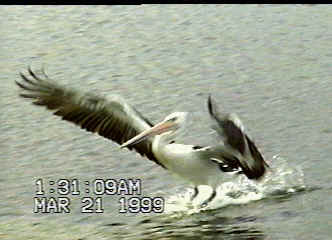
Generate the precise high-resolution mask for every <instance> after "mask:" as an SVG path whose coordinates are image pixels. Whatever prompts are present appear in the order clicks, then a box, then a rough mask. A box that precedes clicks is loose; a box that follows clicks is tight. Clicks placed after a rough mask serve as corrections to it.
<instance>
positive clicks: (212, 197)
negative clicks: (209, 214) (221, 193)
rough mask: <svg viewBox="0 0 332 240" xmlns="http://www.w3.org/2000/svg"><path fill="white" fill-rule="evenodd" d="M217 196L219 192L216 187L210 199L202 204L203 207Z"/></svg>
mask: <svg viewBox="0 0 332 240" xmlns="http://www.w3.org/2000/svg"><path fill="white" fill-rule="evenodd" d="M216 196H217V192H216V190H215V189H213V192H212V194H211V195H210V197H209V198H208V199H206V200H205V201H204V202H203V203H202V204H201V207H206V206H207V205H208V203H209V202H211V201H212V200H213V199H214V198H215V197H216Z"/></svg>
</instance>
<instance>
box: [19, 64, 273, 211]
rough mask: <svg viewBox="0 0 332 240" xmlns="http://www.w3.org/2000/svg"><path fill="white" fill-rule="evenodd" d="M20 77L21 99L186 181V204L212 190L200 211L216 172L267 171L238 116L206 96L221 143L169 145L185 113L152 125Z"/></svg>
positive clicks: (107, 102)
mask: <svg viewBox="0 0 332 240" xmlns="http://www.w3.org/2000/svg"><path fill="white" fill-rule="evenodd" d="M20 76H21V78H22V81H16V84H17V85H18V86H19V87H20V88H22V89H23V90H24V92H22V93H20V96H21V97H23V98H30V99H33V104H35V105H38V106H45V107H46V108H47V109H49V110H53V111H54V114H55V115H57V116H60V117H62V119H63V120H67V121H70V122H73V123H75V124H76V125H78V126H80V127H81V128H83V129H85V130H87V131H90V132H96V133H98V134H99V135H101V136H103V137H105V138H108V139H111V140H113V141H115V142H116V143H118V144H120V145H121V148H125V147H126V148H128V149H130V150H132V149H135V150H136V151H137V152H138V153H140V154H141V155H142V156H145V157H147V158H148V159H150V160H152V161H154V162H155V163H157V164H159V165H160V166H161V167H163V168H164V169H167V170H169V171H171V172H173V173H174V174H176V175H178V176H180V177H182V178H183V179H186V180H188V181H189V182H190V183H191V184H192V185H193V186H194V193H193V195H192V196H191V200H193V199H194V198H195V197H196V196H197V195H198V186H200V185H208V186H210V187H212V189H213V192H212V194H211V195H210V196H209V197H208V198H207V199H206V200H204V201H203V202H202V204H201V205H202V206H206V205H207V204H208V203H209V202H210V201H212V200H213V199H214V197H215V196H216V187H217V186H218V184H220V173H221V172H237V173H239V174H245V175H246V176H247V177H248V178H249V179H253V180H258V179H260V178H261V177H262V176H263V175H264V173H265V171H266V167H268V165H267V163H266V162H265V161H264V158H263V156H262V154H261V153H260V151H259V150H258V148H257V147H256V145H255V144H254V142H253V141H252V140H251V138H249V136H248V135H247V134H246V132H245V130H244V127H243V124H242V123H241V121H240V119H239V118H238V117H237V115H236V114H221V113H220V112H219V111H218V109H217V106H216V104H215V102H214V101H213V99H212V98H211V96H210V97H209V98H208V110H209V114H210V116H211V118H212V121H213V122H214V125H215V126H214V129H215V130H216V131H217V132H218V134H219V135H220V137H221V139H222V140H223V141H222V142H220V144H217V145H215V146H206V147H199V146H194V145H184V144H177V143H175V142H174V139H175V136H176V133H177V132H178V131H179V130H180V129H181V128H183V125H184V123H185V121H186V117H187V113H186V112H174V113H172V114H170V115H168V116H167V117H166V118H165V119H164V120H163V121H162V122H160V123H158V124H156V125H154V124H152V122H150V121H149V120H148V119H146V118H145V117H143V115H142V114H141V113H139V112H138V111H137V110H136V109H135V108H134V107H132V106H130V105H129V104H128V103H126V101H124V99H123V98H121V97H120V96H117V95H111V96H108V97H101V96H98V95H95V94H93V93H90V92H87V93H81V92H79V91H77V90H74V89H70V88H65V87H63V86H61V85H58V84H57V83H56V82H54V81H52V80H50V78H49V77H48V76H47V75H46V73H45V72H44V71H41V73H40V74H38V75H37V74H35V73H34V72H33V71H32V70H31V68H29V69H28V74H23V73H20Z"/></svg>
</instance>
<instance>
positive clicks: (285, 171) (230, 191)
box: [165, 155, 306, 214]
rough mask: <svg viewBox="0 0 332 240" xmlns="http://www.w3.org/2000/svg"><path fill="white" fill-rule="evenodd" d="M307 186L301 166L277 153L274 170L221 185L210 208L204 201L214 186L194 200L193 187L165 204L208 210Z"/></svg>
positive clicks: (185, 209)
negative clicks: (203, 204) (253, 178)
mask: <svg viewBox="0 0 332 240" xmlns="http://www.w3.org/2000/svg"><path fill="white" fill-rule="evenodd" d="M304 189H306V186H305V184H304V174H303V171H302V168H301V166H291V164H290V163H288V162H287V161H286V159H284V158H282V157H280V156H278V155H275V156H273V158H272V161H271V162H270V169H269V170H268V172H267V173H266V174H265V176H264V177H263V179H261V180H260V181H258V182H256V181H252V180H249V179H248V178H246V177H245V176H243V175H241V176H239V177H237V178H236V179H235V180H234V181H231V182H224V183H223V184H221V185H220V186H219V187H218V188H217V196H216V198H215V199H214V200H213V201H212V202H210V203H209V204H208V206H206V207H203V208H202V207H201V203H202V202H203V201H204V200H205V199H206V198H208V197H209V196H210V194H211V192H212V189H211V188H210V187H208V186H200V187H199V191H200V193H199V195H198V196H197V197H196V198H195V199H194V201H191V200H190V197H191V195H192V193H193V190H192V189H187V190H186V191H185V192H184V193H180V194H177V195H173V196H171V197H170V198H169V199H168V200H167V201H166V205H165V212H166V213H176V212H186V213H187V214H192V213H197V212H200V211H201V210H206V209H217V208H222V207H225V206H228V205H237V204H246V203H249V202H252V201H257V200H260V199H263V198H269V197H271V196H278V195H280V196H283V195H285V194H290V193H295V192H300V191H303V190H304Z"/></svg>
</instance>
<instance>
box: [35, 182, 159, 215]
mask: <svg viewBox="0 0 332 240" xmlns="http://www.w3.org/2000/svg"><path fill="white" fill-rule="evenodd" d="M35 185H36V192H35V194H36V196H35V197H34V199H33V200H34V206H33V212H34V213H67V214H68V213H70V212H71V208H72V206H73V205H76V204H78V205H79V208H80V210H81V213H104V211H105V209H104V201H108V200H109V199H110V198H108V197H107V196H110V195H119V196H121V197H120V199H119V201H118V204H119V213H162V212H164V206H165V200H164V198H162V197H147V196H138V195H141V187H142V184H141V180H140V179H119V180H117V179H95V180H93V181H80V180H78V179H76V178H75V179H58V180H49V181H45V183H44V181H43V180H42V179H40V178H39V179H37V180H36V181H35ZM81 194H84V195H86V194H89V196H84V197H82V198H80V197H79V196H80V195H81ZM91 195H92V196H91ZM93 195H95V196H93ZM71 196H73V197H74V196H75V197H74V199H71ZM112 199H114V198H112ZM78 201H79V202H78Z"/></svg>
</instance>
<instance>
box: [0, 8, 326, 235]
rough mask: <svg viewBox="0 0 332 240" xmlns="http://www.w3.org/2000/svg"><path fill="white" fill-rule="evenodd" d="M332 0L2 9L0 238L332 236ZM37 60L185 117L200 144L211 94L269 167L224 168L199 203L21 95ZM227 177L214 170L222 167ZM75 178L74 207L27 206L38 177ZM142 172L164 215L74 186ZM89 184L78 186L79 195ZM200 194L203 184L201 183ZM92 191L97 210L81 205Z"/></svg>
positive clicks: (72, 80) (151, 167)
mask: <svg viewBox="0 0 332 240" xmlns="http://www.w3.org/2000/svg"><path fill="white" fill-rule="evenodd" d="M331 10H332V9H331V6H330V5H244V6H242V5H241V6H240V5H218V6H214V5H207V6H204V5H195V6H193V5H186V6H182V7H180V6H176V5H174V6H173V5H163V6H158V5H153V6H152V5H150V6H149V5H148V6H145V5H143V6H2V7H1V8H0V26H1V27H0V36H1V37H0V39H1V40H2V41H1V43H2V45H1V46H2V48H1V54H0V62H1V66H2V67H1V79H2V81H1V84H2V87H1V90H0V99H1V100H0V108H1V110H2V114H1V115H0V133H1V134H0V153H1V171H0V190H1V196H0V239H76V240H77V239H329V237H330V235H331V234H332V230H331V227H332V210H331V209H332V208H331V206H332V200H331V199H332V198H331V193H332V185H331V182H332V177H331V176H332V175H331V170H332V161H331V154H332V150H331V149H332V148H331V146H330V145H331V142H332V128H331V119H332V110H331V109H332V108H331V105H332V98H331V92H332V83H331V74H332V54H331V49H332V30H331V26H330V25H331V24H330V23H331V22H332V15H331ZM28 65H32V67H33V68H34V69H39V68H40V67H42V66H44V67H45V69H46V71H47V72H48V74H49V76H50V77H51V78H52V79H54V80H55V81H57V82H59V84H64V85H68V86H70V87H73V88H76V89H80V90H81V91H92V92H97V93H101V94H107V93H112V94H113V93H117V94H121V95H122V96H124V97H125V98H126V99H127V100H128V102H130V103H131V104H133V105H134V106H135V107H136V108H137V109H138V110H140V111H141V112H142V113H144V115H145V116H146V117H148V118H149V119H151V120H152V121H153V122H157V121H160V120H161V119H163V118H164V117H165V116H166V115H168V114H169V113H170V112H173V111H179V110H180V111H189V112H192V113H193V114H192V115H191V119H192V121H191V122H190V123H189V125H188V131H187V133H186V135H185V136H181V137H180V141H183V142H185V143H190V144H192V143H195V144H210V143H211V142H214V141H216V139H215V137H216V136H215V135H214V134H213V132H212V131H211V129H209V118H208V115H207V109H206V99H207V96H208V94H212V95H213V96H214V98H215V99H216V101H217V102H218V103H219V105H220V108H221V109H223V110H224V111H226V112H236V113H237V114H238V115H240V117H241V119H242V121H243V122H244V124H245V126H246V127H247V128H248V130H249V132H250V134H251V135H252V136H253V137H254V139H255V141H256V143H257V145H258V146H259V147H260V149H261V150H262V151H263V153H264V156H265V157H266V159H267V161H268V163H269V164H270V166H271V170H270V171H269V173H268V174H267V175H266V176H265V178H264V179H262V181H260V182H258V183H255V182H252V181H249V180H246V179H245V178H243V177H238V178H234V177H233V178H232V177H227V176H226V177H225V182H224V183H223V184H222V185H221V186H220V187H219V188H218V194H217V198H216V199H215V200H214V201H213V202H212V203H211V204H210V205H209V206H208V207H207V208H206V209H199V208H198V203H199V199H198V200H197V202H195V201H194V202H193V203H192V202H190V201H189V198H190V194H191V191H192V190H191V189H190V188H188V185H186V184H185V183H184V182H182V181H180V180H178V179H176V178H173V177H172V176H171V175H170V174H169V173H167V172H166V171H164V170H163V169H162V168H160V167H159V166H157V165H155V164H154V163H152V162H150V161H147V160H145V159H143V158H141V157H140V156H138V155H137V154H135V153H133V152H129V151H125V150H119V149H118V147H117V145H115V144H113V143H112V142H110V141H108V140H104V139H102V138H101V137H98V136H96V135H93V134H90V133H86V132H84V131H82V130H80V129H79V128H77V127H75V126H73V125H72V124H69V123H67V122H63V121H60V120H59V119H57V117H55V116H52V114H51V113H49V112H47V111H46V110H44V109H42V108H37V107H35V106H33V105H31V104H30V103H28V102H26V101H24V100H23V99H20V98H19V97H18V89H17V86H16V85H15V84H14V80H18V79H19V75H18V73H19V71H25V70H26V67H27V66H28ZM222 177H224V176H222ZM37 179H42V180H43V181H44V183H45V190H46V192H47V193H46V196H47V197H52V196H53V197H57V198H58V197H61V196H60V195H59V194H52V193H50V192H49V190H50V188H51V187H52V186H50V185H49V184H48V183H49V182H50V181H57V180H59V179H69V180H72V179H77V180H78V181H79V183H80V184H81V185H80V186H81V190H82V191H81V193H80V194H79V195H72V194H69V195H67V197H68V198H69V199H70V200H71V205H70V206H71V209H70V210H71V212H70V213H58V214H41V213H33V209H34V197H35V196H36V190H37V189H36V181H37ZM95 179H116V180H120V179H126V180H128V179H140V180H141V183H142V194H141V195H139V196H136V195H133V196H126V198H127V199H128V198H130V197H141V198H143V197H150V198H156V197H162V198H164V199H165V211H164V213H162V214H158V213H155V214H144V213H138V214H135V213H125V214H120V213H119V208H120V202H119V201H120V199H121V197H124V196H117V195H106V194H104V195H101V196H97V195H96V194H93V192H92V188H91V187H90V188H89V187H84V186H85V185H84V182H85V181H89V183H93V182H94V180H95ZM86 189H89V190H90V192H89V193H86V192H85V191H84V190H86ZM201 190H202V193H201V194H200V196H199V198H201V199H204V198H206V196H207V195H208V194H209V189H207V188H202V189H201ZM85 197H92V198H93V199H94V200H95V199H96V198H97V197H101V198H102V202H103V208H104V213H93V214H91V213H82V202H81V201H82V199H83V198H85Z"/></svg>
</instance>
